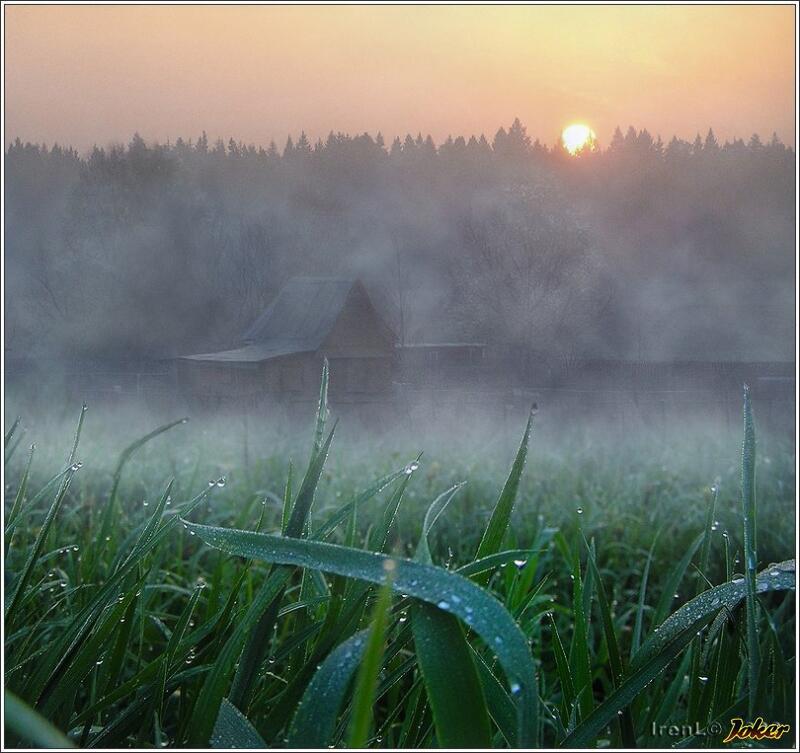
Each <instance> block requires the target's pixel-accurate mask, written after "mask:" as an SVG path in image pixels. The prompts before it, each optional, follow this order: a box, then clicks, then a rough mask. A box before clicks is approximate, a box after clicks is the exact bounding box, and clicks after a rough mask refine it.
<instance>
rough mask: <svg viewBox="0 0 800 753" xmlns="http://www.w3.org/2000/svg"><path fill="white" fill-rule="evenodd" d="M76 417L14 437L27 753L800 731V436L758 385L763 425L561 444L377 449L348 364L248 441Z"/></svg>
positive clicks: (11, 711) (10, 546)
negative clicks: (799, 591) (775, 414)
mask: <svg viewBox="0 0 800 753" xmlns="http://www.w3.org/2000/svg"><path fill="white" fill-rule="evenodd" d="M64 410H67V409H64ZM67 412H69V411H67ZM72 412H73V413H75V414H76V415H74V416H72V415H70V421H71V428H70V432H69V434H67V433H65V431H64V429H63V426H64V424H63V421H62V420H61V418H60V417H59V418H58V420H56V419H53V420H52V421H46V420H43V421H39V422H38V423H37V422H35V421H32V422H27V423H26V422H25V421H23V422H15V421H14V420H13V417H12V420H11V421H7V424H6V434H5V448H6V449H5V472H6V485H5V543H4V548H5V605H4V608H5V612H4V614H5V666H4V680H5V690H6V695H5V702H6V727H5V735H6V738H5V742H6V746H15V745H16V746H23V745H35V746H67V745H74V746H81V747H98V748H107V747H131V748H149V747H186V746H191V747H220V748H233V747H237V748H243V747H248V748H254V747H314V748H328V747H395V748H415V747H421V748H430V747H447V748H452V747H568V748H569V747H624V748H628V749H629V748H632V747H660V748H662V747H670V746H673V745H678V746H684V747H717V746H719V744H720V743H721V741H722V740H723V739H724V738H725V737H726V735H727V734H728V732H729V730H730V720H731V719H732V718H734V717H741V718H743V719H745V720H746V721H747V720H751V721H752V720H754V719H755V718H756V717H762V718H763V719H764V720H765V721H766V722H783V723H787V724H790V725H792V728H794V724H795V721H796V720H795V718H794V713H795V712H794V709H795V693H796V688H795V679H794V675H795V631H796V622H795V610H796V604H795V598H794V588H795V568H794V560H793V559H792V558H793V557H794V552H795V519H794V510H795V484H796V479H795V470H794V468H795V466H794V462H795V459H794V445H793V442H792V441H791V439H788V438H780V437H772V436H766V435H764V436H762V435H761V434H760V433H757V431H756V422H755V421H754V419H753V415H752V407H751V405H750V399H749V395H748V394H747V393H745V396H744V401H743V418H744V420H743V423H742V427H743V428H742V432H741V433H739V434H738V436H737V437H736V438H735V440H733V441H732V440H731V438H730V437H726V438H722V437H719V436H716V435H715V431H716V429H715V427H713V426H709V427H707V430H706V431H701V430H698V429H697V428H696V427H691V428H683V429H682V428H681V427H680V426H677V427H676V429H675V430H674V431H672V432H671V433H670V434H669V436H666V437H664V436H661V437H659V438H658V441H655V440H653V438H647V437H643V436H630V437H618V436H613V437H612V436H610V435H609V434H608V433H605V432H604V431H603V430H602V428H603V427H602V426H601V427H593V429H592V430H591V431H589V430H587V431H585V432H581V430H580V427H577V430H576V432H575V433H574V436H572V437H571V438H569V439H561V440H559V441H558V442H556V441H555V440H552V441H551V440H549V439H548V438H547V436H545V437H542V436H541V433H540V432H539V423H540V421H542V422H544V419H545V418H546V417H545V416H540V415H533V414H531V415H530V416H525V415H522V416H519V420H518V428H516V429H515V442H514V445H511V444H509V443H508V441H507V440H506V439H504V438H500V439H498V438H496V437H495V438H492V439H491V440H489V439H487V440H486V441H484V442H483V443H482V444H480V443H477V442H475V441H473V440H474V438H473V437H470V438H466V437H464V436H455V435H454V436H449V437H448V436H446V432H444V436H440V437H439V438H438V439H437V440H436V441H435V442H434V443H433V445H432V446H431V445H426V446H424V447H423V446H416V445H415V439H414V437H408V436H405V435H401V434H400V433H399V432H398V433H397V434H394V433H392V432H391V431H388V432H385V433H384V435H382V436H381V437H380V438H379V439H370V438H361V441H358V432H357V431H353V429H352V427H350V431H349V433H348V429H347V427H344V426H339V425H336V423H335V421H334V420H333V419H332V418H331V417H330V415H329V414H330V411H329V410H328V407H327V374H326V373H323V378H322V385H321V390H320V402H319V406H318V410H317V416H316V420H314V419H313V417H312V416H309V425H308V431H307V432H302V437H295V436H293V437H287V436H282V435H279V434H276V433H274V432H272V433H271V432H270V431H269V427H262V428H263V431H261V430H259V429H253V430H252V433H251V434H250V435H249V436H248V442H247V447H246V449H243V447H242V442H241V437H240V436H239V435H238V434H237V435H236V436H235V438H232V436H231V433H230V432H229V431H227V430H226V421H225V419H224V418H221V417H220V418H217V419H213V418H207V419H201V420H198V421H195V420H194V419H193V420H191V421H186V420H183V419H181V418H177V419H176V420H175V421H173V422H170V423H167V424H165V425H162V426H160V427H157V428H154V427H155V425H154V424H151V425H150V426H149V427H148V428H146V429H144V430H142V431H141V432H140V433H138V434H135V433H134V432H138V431H139V427H138V425H137V424H136V422H135V421H132V422H130V423H127V424H126V423H125V422H124V421H120V419H119V418H117V419H116V420H114V419H113V417H112V416H111V415H107V414H101V413H98V414H97V415H93V408H92V407H90V408H89V409H88V410H85V409H84V410H81V409H80V406H78V408H77V410H74V411H72ZM756 418H757V417H756ZM145 423H146V422H145ZM251 423H253V422H251ZM23 427H25V432H24V433H23ZM340 438H343V440H342V439H340ZM31 442H35V443H36V447H35V448H34V447H33V446H32V445H31ZM423 451H424V452H423ZM420 453H422V454H421V455H420ZM65 458H66V460H65ZM793 740H794V734H793V733H791V734H789V735H786V736H785V737H784V738H783V739H782V740H780V741H769V740H761V741H759V742H757V743H755V744H757V745H777V746H784V747H788V746H790V745H792V744H793ZM732 744H733V745H737V744H744V743H743V742H742V741H738V742H737V741H734V742H733V743H732ZM751 744H752V743H751Z"/></svg>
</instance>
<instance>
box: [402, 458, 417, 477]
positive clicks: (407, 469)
mask: <svg viewBox="0 0 800 753" xmlns="http://www.w3.org/2000/svg"><path fill="white" fill-rule="evenodd" d="M417 468H419V463H418V462H417V461H416V460H412V461H411V462H410V463H409V464H408V465H407V466H406V467H405V468H404V471H405V474H406V476H410V475H411V474H412V473H414V471H416V470H417Z"/></svg>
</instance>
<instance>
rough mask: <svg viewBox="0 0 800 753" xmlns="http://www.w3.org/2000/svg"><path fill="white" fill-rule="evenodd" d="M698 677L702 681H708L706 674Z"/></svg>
mask: <svg viewBox="0 0 800 753" xmlns="http://www.w3.org/2000/svg"><path fill="white" fill-rule="evenodd" d="M697 679H698V680H699V681H700V682H708V677H706V676H705V675H700V676H699V677H698V678H697Z"/></svg>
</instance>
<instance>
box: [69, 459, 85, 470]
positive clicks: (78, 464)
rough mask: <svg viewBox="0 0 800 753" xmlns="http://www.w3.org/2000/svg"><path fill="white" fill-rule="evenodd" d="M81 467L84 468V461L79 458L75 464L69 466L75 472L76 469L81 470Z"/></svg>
mask: <svg viewBox="0 0 800 753" xmlns="http://www.w3.org/2000/svg"><path fill="white" fill-rule="evenodd" d="M81 468H83V463H82V462H81V461H80V460H79V461H78V462H77V463H73V464H72V465H71V466H70V467H69V469H70V470H71V471H73V472H74V471H79V470H80V469H81Z"/></svg>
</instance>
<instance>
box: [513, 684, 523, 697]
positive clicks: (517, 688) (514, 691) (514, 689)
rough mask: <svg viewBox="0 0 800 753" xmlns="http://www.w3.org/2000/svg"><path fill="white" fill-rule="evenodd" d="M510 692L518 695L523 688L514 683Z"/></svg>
mask: <svg viewBox="0 0 800 753" xmlns="http://www.w3.org/2000/svg"><path fill="white" fill-rule="evenodd" d="M510 690H511V692H512V693H513V694H514V695H517V693H519V691H520V690H522V686H521V685H520V684H519V683H518V682H512V683H511V686H510Z"/></svg>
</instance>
